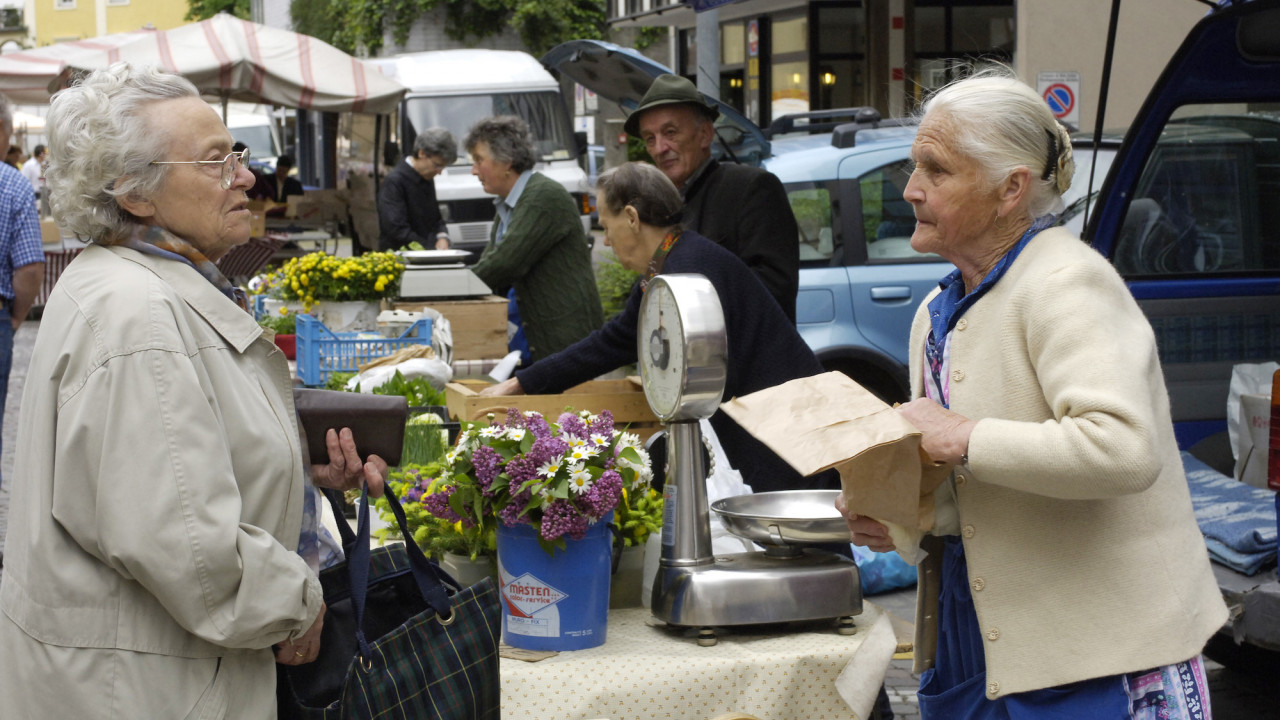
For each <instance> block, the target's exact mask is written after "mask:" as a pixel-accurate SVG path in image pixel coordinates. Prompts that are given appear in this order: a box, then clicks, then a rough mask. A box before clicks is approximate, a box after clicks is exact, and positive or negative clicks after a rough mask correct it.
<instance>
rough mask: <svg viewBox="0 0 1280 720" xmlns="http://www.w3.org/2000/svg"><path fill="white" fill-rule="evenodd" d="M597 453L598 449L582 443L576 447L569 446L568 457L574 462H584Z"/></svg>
mask: <svg viewBox="0 0 1280 720" xmlns="http://www.w3.org/2000/svg"><path fill="white" fill-rule="evenodd" d="M599 454H600V451H599V450H596V449H595V448H592V447H590V446H588V445H587V444H586V443H582V444H580V445H578V446H577V447H571V448H569V454H568V458H569V459H570V460H574V461H576V462H586V461H587V460H590V459H591V458H593V457H595V456H596V455H599Z"/></svg>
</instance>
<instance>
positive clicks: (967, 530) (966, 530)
mask: <svg viewBox="0 0 1280 720" xmlns="http://www.w3.org/2000/svg"><path fill="white" fill-rule="evenodd" d="M960 534H961V535H964V536H965V537H967V538H971V537H973V526H972V525H965V526H964V527H963V528H962V529H961V530H960Z"/></svg>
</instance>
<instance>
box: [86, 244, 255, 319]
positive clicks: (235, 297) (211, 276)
mask: <svg viewBox="0 0 1280 720" xmlns="http://www.w3.org/2000/svg"><path fill="white" fill-rule="evenodd" d="M103 244H104V245H119V246H120V247H127V248H130V249H132V250H137V251H138V252H140V253H144V254H146V255H154V256H156V257H162V258H167V259H169V260H177V261H179V262H185V263H186V264H188V265H190V266H191V267H193V268H195V270H196V272H198V273H200V274H201V275H203V276H204V279H206V280H208V281H209V282H210V283H212V284H213V286H214V287H216V288H218V290H219V292H221V293H222V294H223V295H226V296H227V298H228V299H230V300H231V302H234V303H235V304H236V305H239V306H240V309H241V310H244V311H245V312H251V311H250V310H249V298H248V296H247V295H246V294H245V292H244V290H242V289H240V288H238V287H236V286H234V285H232V284H231V281H229V280H227V278H226V276H224V275H223V274H222V272H221V271H219V270H218V266H217V265H214V264H213V261H212V260H210V259H209V258H207V257H205V256H204V253H202V252H200V251H199V250H197V249H196V248H195V246H194V245H192V244H191V243H189V242H187V241H186V240H183V239H182V238H180V237H178V236H177V235H174V234H173V233H171V232H169V231H168V230H165V229H163V228H160V227H156V226H155V225H135V226H133V230H132V231H130V232H129V234H128V235H125V236H124V237H123V238H121V239H119V240H116V241H115V242H109V243H103Z"/></svg>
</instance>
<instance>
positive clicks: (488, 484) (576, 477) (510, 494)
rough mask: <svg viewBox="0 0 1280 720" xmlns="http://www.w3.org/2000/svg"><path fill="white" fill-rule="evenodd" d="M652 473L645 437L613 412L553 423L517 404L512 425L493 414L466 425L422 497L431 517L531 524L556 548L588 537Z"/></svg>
mask: <svg viewBox="0 0 1280 720" xmlns="http://www.w3.org/2000/svg"><path fill="white" fill-rule="evenodd" d="M652 477H653V472H652V470H651V469H650V467H649V457H648V454H647V453H645V451H644V449H643V448H642V447H641V445H640V439H639V438H638V437H637V436H635V435H633V434H631V433H624V432H620V431H618V430H617V429H616V428H614V426H613V415H612V414H611V413H610V412H609V411H607V410H605V411H603V412H601V413H600V414H599V415H591V414H590V413H587V412H585V411H584V412H580V413H572V412H565V413H563V414H561V415H560V417H559V418H557V420H556V422H555V423H548V422H547V421H546V419H545V418H543V417H542V415H540V414H538V413H535V412H530V413H523V412H521V411H520V410H518V409H515V408H512V409H510V410H508V411H507V421H506V422H505V423H499V422H495V421H494V416H493V415H490V416H489V418H488V422H484V423H476V424H473V425H469V426H468V427H466V429H465V430H464V431H463V432H462V433H461V434H460V435H459V436H458V442H457V445H456V446H455V447H453V448H452V449H450V450H449V452H448V453H447V454H446V455H445V462H444V466H443V468H442V469H441V471H440V475H439V477H437V478H434V479H433V480H432V481H431V483H430V485H429V487H428V488H427V490H426V492H425V494H424V495H423V496H422V500H421V501H422V504H423V507H425V508H426V510H427V511H428V512H430V513H431V514H432V515H435V516H436V517H438V518H441V519H443V520H447V521H449V522H456V523H462V525H463V527H474V526H483V525H484V524H485V522H486V519H488V518H493V517H497V518H498V519H499V520H501V521H502V522H503V523H505V524H506V525H507V526H508V527H513V526H515V525H519V524H521V523H524V524H528V525H532V526H533V527H534V528H536V529H537V530H538V541H539V543H540V544H541V545H542V547H543V549H545V550H546V551H547V552H551V551H552V550H553V549H555V548H563V547H564V542H565V537H566V536H567V537H569V538H572V539H575V540H580V539H582V537H583V536H584V535H585V534H586V532H587V528H589V527H590V526H592V525H594V524H595V523H597V522H599V521H600V520H602V519H604V518H605V517H606V516H607V515H608V514H609V513H610V512H611V511H612V510H613V509H614V508H615V507H616V506H617V505H618V502H619V500H621V499H622V498H623V490H624V488H625V489H628V490H631V491H633V492H634V491H635V490H637V489H639V488H642V487H645V486H647V485H648V483H649V481H650V479H652ZM642 492H643V491H642Z"/></svg>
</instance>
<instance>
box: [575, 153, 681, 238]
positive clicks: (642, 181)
mask: <svg viewBox="0 0 1280 720" xmlns="http://www.w3.org/2000/svg"><path fill="white" fill-rule="evenodd" d="M596 192H597V193H604V202H605V207H607V208H609V212H611V213H613V214H614V215H617V214H618V213H620V212H622V209H623V208H625V207H627V206H628V205H630V206H631V207H633V208H635V210H636V215H638V216H639V218H640V222H642V223H644V224H645V225H653V226H654V227H660V228H667V227H671V226H672V225H679V224H680V216H681V210H682V209H683V207H684V200H682V199H681V198H680V191H679V190H676V186H675V185H673V184H672V183H671V178H668V177H667V176H666V174H665V173H663V172H662V171H661V170H659V169H658V168H656V167H654V166H652V165H650V164H649V163H643V162H629V163H626V164H624V165H619V166H618V167H616V168H612V169H610V170H605V171H604V172H603V173H601V175H600V178H599V179H598V180H597V181H596Z"/></svg>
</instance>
